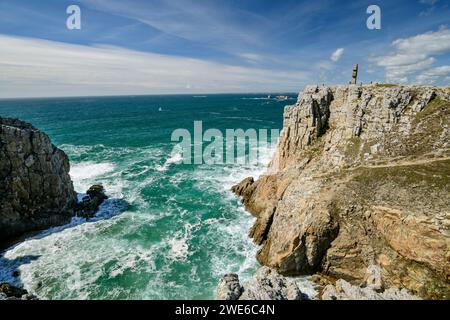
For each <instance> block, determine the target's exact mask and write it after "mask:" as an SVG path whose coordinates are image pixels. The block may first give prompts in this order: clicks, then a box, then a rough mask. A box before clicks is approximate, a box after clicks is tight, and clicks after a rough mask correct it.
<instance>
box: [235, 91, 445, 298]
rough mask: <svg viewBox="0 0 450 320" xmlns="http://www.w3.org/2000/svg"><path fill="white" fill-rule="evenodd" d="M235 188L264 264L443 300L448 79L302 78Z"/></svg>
mask: <svg viewBox="0 0 450 320" xmlns="http://www.w3.org/2000/svg"><path fill="white" fill-rule="evenodd" d="M233 191H234V192H235V193H236V194H238V195H239V196H242V198H243V202H244V204H245V206H246V208H247V209H248V210H249V211H250V212H251V213H252V214H254V215H255V216H256V217H257V222H256V223H255V225H254V226H253V228H252V230H251V232H250V235H251V237H252V238H253V239H254V240H255V242H256V243H257V244H258V245H261V249H260V251H259V252H258V256H257V258H258V260H259V261H260V263H261V264H263V265H265V266H268V267H270V268H273V269H276V270H277V271H278V272H280V273H281V274H284V275H300V274H314V273H322V274H325V275H327V276H330V277H333V278H336V279H338V278H339V279H345V280H346V281H349V282H351V283H354V284H360V283H364V280H365V275H366V271H367V268H368V267H369V266H371V265H377V266H379V267H380V270H381V271H380V272H381V274H382V279H383V282H384V283H383V285H384V286H385V287H397V288H407V289H410V290H411V291H412V292H413V293H415V294H418V295H420V296H422V297H425V298H449V297H450V285H449V280H450V250H449V246H450V230H449V228H450V88H438V87H421V86H420V87H419V86H390V85H367V86H357V85H345V86H334V87H325V86H323V87H317V86H310V87H307V88H306V89H305V90H304V91H303V92H302V93H301V94H300V96H299V99H298V101H297V103H296V104H295V105H294V106H289V107H286V109H285V112H284V128H283V131H282V135H281V138H280V141H279V145H278V148H277V151H276V154H275V156H274V159H273V161H272V162H271V164H270V166H269V169H268V172H267V174H266V175H264V176H262V177H261V178H260V179H259V180H258V181H253V179H251V178H249V179H246V180H244V181H243V182H242V183H241V184H240V185H238V186H236V187H234V188H233Z"/></svg>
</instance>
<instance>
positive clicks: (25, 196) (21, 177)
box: [0, 118, 76, 241]
mask: <svg viewBox="0 0 450 320" xmlns="http://www.w3.org/2000/svg"><path fill="white" fill-rule="evenodd" d="M69 169H70V165H69V159H68V157H67V156H66V154H65V153H64V152H63V151H62V150H60V149H58V148H57V147H55V146H54V145H53V144H52V143H51V141H50V138H49V137H48V136H47V135H46V134H45V133H44V132H42V131H40V130H38V129H36V128H35V127H33V126H32V125H31V124H29V123H26V122H23V121H20V120H17V119H9V118H0V181H1V183H0V241H7V240H10V239H12V238H15V237H20V236H22V235H23V234H25V233H27V232H31V231H37V230H42V229H46V228H49V227H52V226H57V225H63V224H66V223H68V222H69V221H70V219H71V217H72V216H73V214H74V210H73V208H74V205H75V203H76V193H75V191H74V188H73V184H72V181H71V179H70V176H69Z"/></svg>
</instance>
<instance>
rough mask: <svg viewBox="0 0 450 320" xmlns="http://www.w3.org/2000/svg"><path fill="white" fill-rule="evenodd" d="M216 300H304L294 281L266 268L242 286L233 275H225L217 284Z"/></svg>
mask: <svg viewBox="0 0 450 320" xmlns="http://www.w3.org/2000/svg"><path fill="white" fill-rule="evenodd" d="M216 299H217V300H304V299H307V296H306V295H304V294H302V292H301V291H300V290H299V288H298V287H297V285H296V284H295V282H294V281H292V280H289V279H287V278H286V277H284V276H282V275H280V274H279V273H278V272H276V271H275V270H271V269H269V268H267V267H262V268H260V269H259V270H258V271H257V272H256V274H255V275H254V276H253V277H252V278H251V279H250V280H248V281H247V282H245V283H244V284H243V285H242V286H241V284H240V283H239V277H238V276H237V275H235V274H228V275H225V276H224V277H223V278H222V279H221V280H220V283H219V286H218V288H217V294H216Z"/></svg>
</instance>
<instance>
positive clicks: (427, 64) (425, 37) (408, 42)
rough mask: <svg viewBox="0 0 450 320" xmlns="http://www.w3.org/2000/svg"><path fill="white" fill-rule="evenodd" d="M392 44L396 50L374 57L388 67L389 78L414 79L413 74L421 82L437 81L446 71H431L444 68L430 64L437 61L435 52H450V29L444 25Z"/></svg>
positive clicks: (402, 80)
mask: <svg viewBox="0 0 450 320" xmlns="http://www.w3.org/2000/svg"><path fill="white" fill-rule="evenodd" d="M392 47H393V49H394V51H393V52H392V53H390V54H388V55H385V56H381V57H377V58H372V59H371V61H372V62H375V63H376V65H378V66H379V67H383V68H384V69H385V72H386V81H387V82H400V83H403V82H410V81H411V79H413V78H414V79H415V81H418V82H420V83H427V81H429V82H431V80H433V82H436V81H438V80H439V78H440V77H442V76H445V74H441V73H440V72H441V71H440V72H438V73H436V72H434V73H433V72H431V70H435V71H436V70H441V69H439V67H435V68H433V69H430V68H432V67H433V65H434V64H435V63H436V62H437V59H436V58H435V56H438V55H442V54H445V53H448V52H450V30H449V29H441V30H439V31H436V32H427V33H424V34H419V35H417V36H414V37H410V38H405V39H398V40H395V41H394V42H393V43H392Z"/></svg>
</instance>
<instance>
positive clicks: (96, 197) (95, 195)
mask: <svg viewBox="0 0 450 320" xmlns="http://www.w3.org/2000/svg"><path fill="white" fill-rule="evenodd" d="M106 199H108V197H107V196H106V194H105V189H104V188H103V186H102V185H100V184H97V185H93V186H92V187H90V188H89V190H88V191H87V192H86V196H85V197H84V198H83V199H82V201H81V202H79V203H78V204H77V205H76V206H75V212H76V215H77V216H78V217H82V218H86V219H89V218H93V217H94V216H95V213H96V212H97V211H98V209H99V207H100V205H101V204H102V203H103V202H104V201H105V200H106Z"/></svg>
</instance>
